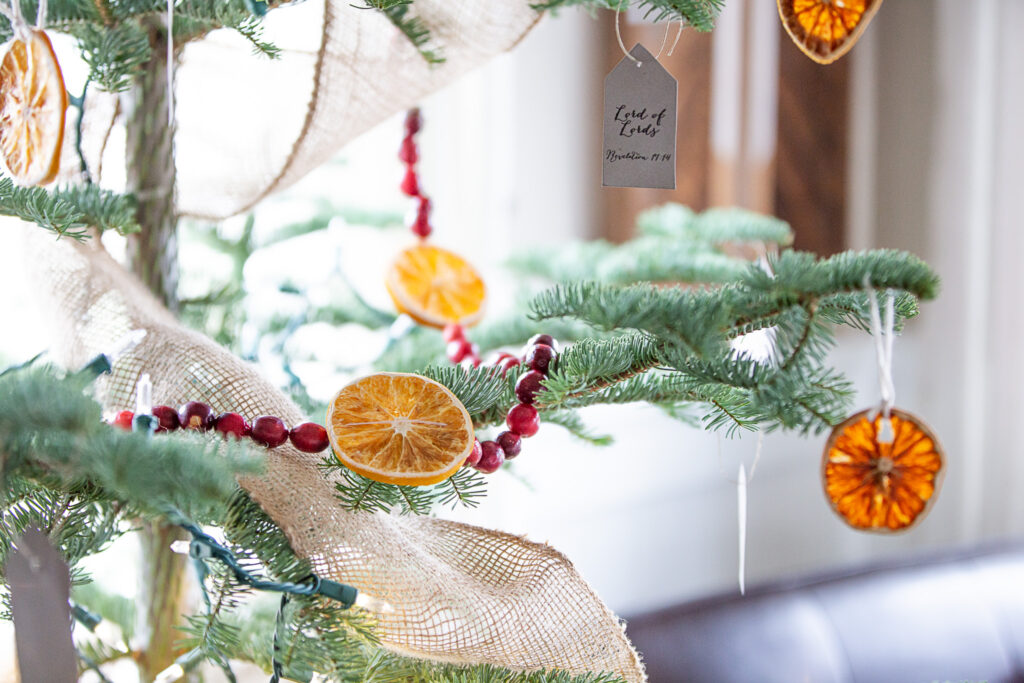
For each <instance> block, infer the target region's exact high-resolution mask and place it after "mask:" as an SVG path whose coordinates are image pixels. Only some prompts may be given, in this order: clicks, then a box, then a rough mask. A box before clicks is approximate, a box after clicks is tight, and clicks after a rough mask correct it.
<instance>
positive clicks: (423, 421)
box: [326, 372, 475, 486]
mask: <svg viewBox="0 0 1024 683" xmlns="http://www.w3.org/2000/svg"><path fill="white" fill-rule="evenodd" d="M326 426H327V436H328V438H329V439H330V441H331V447H332V448H333V449H334V455H335V457H336V458H337V459H338V460H339V461H340V462H341V464H343V465H345V467H348V468H349V469H350V470H353V471H355V472H358V473H359V474H361V475H363V476H364V477H369V478H370V479H373V480H374V481H379V482H384V483H387V484H403V485H406V486H424V485H427V484H436V483H437V482H439V481H443V480H445V479H447V478H448V477H450V476H452V475H453V474H455V472H456V471H457V470H458V469H459V467H461V466H462V463H463V462H465V460H466V457H467V456H469V454H470V451H472V450H473V442H474V439H475V437H474V434H473V421H472V420H471V419H470V417H469V413H468V412H466V408H465V407H464V406H463V405H462V403H461V402H460V401H459V399H458V398H456V396H455V394H453V393H452V392H451V391H449V390H448V389H447V388H446V387H444V386H442V385H441V384H438V383H437V382H435V381H434V380H431V379H427V378H426V377H421V376H420V375H412V374H406V373H397V372H380V373H377V374H374V375H369V376H367V377H363V378H362V379H358V380H356V381H354V382H352V383H351V384H349V385H347V386H345V387H344V388H343V389H342V390H341V391H339V392H338V394H337V395H336V396H335V397H334V399H333V400H332V401H331V403H330V406H328V409H327V422H326Z"/></svg>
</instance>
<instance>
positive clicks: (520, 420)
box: [505, 403, 540, 439]
mask: <svg viewBox="0 0 1024 683" xmlns="http://www.w3.org/2000/svg"><path fill="white" fill-rule="evenodd" d="M505 424H507V425H508V430H509V431H510V432H512V433H513V434H518V435H519V436H521V437H523V438H524V439H525V438H527V437H530V436H533V435H534V434H536V433H537V430H538V429H540V415H539V414H538V413H537V409H536V408H534V407H533V406H531V405H527V404H525V403H520V404H519V405H515V406H512V409H511V410H509V411H508V415H506V416H505Z"/></svg>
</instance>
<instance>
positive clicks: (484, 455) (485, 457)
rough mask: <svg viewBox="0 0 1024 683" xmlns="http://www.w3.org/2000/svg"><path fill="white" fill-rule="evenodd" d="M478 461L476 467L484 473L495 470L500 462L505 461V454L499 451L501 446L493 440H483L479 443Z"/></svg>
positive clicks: (499, 465)
mask: <svg viewBox="0 0 1024 683" xmlns="http://www.w3.org/2000/svg"><path fill="white" fill-rule="evenodd" d="M480 450H481V455H480V462H478V463H477V464H476V468H477V469H478V470H480V471H481V472H483V473H484V474H490V473H492V472H497V471H498V468H499V467H501V463H503V462H505V454H504V453H502V452H501V446H499V445H498V444H496V443H495V442H493V441H484V442H483V443H482V444H480Z"/></svg>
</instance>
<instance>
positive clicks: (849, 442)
mask: <svg viewBox="0 0 1024 683" xmlns="http://www.w3.org/2000/svg"><path fill="white" fill-rule="evenodd" d="M872 412H873V411H867V410H865V411H863V412H860V413H857V414H856V415H853V416H852V417H850V418H849V419H847V420H846V421H845V422H843V423H842V424H840V425H839V426H837V427H836V428H835V429H834V430H832V435H831V436H830V437H829V440H828V445H826V446H825V454H824V457H823V458H822V476H823V478H824V482H825V495H826V496H828V500H829V503H830V504H831V505H832V509H833V510H835V511H836V513H837V514H838V515H839V516H840V517H842V518H843V520H844V521H845V522H846V523H847V524H849V525H850V526H852V527H853V528H855V529H861V530H863V531H877V532H882V533H887V532H892V531H901V530H903V529H906V528H908V527H910V526H911V525H913V524H914V523H915V522H917V521H919V520H921V519H923V518H924V516H925V512H926V511H927V509H928V506H929V504H930V503H931V502H932V500H933V499H934V496H935V492H936V491H937V490H938V488H939V484H940V483H941V475H942V466H943V455H942V449H941V447H940V446H939V442H938V439H936V438H935V435H934V434H932V432H931V430H929V429H928V427H926V426H925V425H924V424H923V423H922V422H921V421H920V420H918V419H917V418H916V417H914V416H913V415H910V414H909V413H905V412H903V411H901V410H893V411H892V418H891V419H892V429H893V434H894V436H895V439H894V440H893V442H892V443H881V442H879V430H880V429H881V427H882V420H884V419H885V418H884V417H882V415H878V416H877V417H874V419H871V417H872V415H871V414H870V413H872Z"/></svg>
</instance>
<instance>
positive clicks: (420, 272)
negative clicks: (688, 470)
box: [385, 244, 487, 327]
mask: <svg viewBox="0 0 1024 683" xmlns="http://www.w3.org/2000/svg"><path fill="white" fill-rule="evenodd" d="M385 284H386V286H387V288H388V292H389V293H390V294H391V298H392V299H394V301H395V307H397V308H398V310H399V311H401V312H402V313H406V314H408V315H409V316H410V317H411V318H413V319H414V320H415V321H416V322H418V323H420V324H422V325H430V326H431V327H444V326H445V325H447V324H449V323H457V324H459V325H467V326H468V325H474V324H476V323H477V322H478V321H479V320H480V318H481V316H483V314H484V299H485V298H486V294H487V292H486V289H485V287H484V281H483V280H482V279H481V278H480V276H479V275H478V274H477V272H476V269H474V268H473V266H471V265H469V263H468V262H467V261H465V260H464V259H463V258H462V257H461V256H459V255H458V254H454V253H452V252H450V251H447V250H445V249H441V248H439V247H434V246H430V245H427V244H418V245H416V246H413V247H409V248H408V249H405V250H403V251H401V252H400V253H399V254H398V257H397V258H396V259H395V261H394V263H392V264H391V269H390V270H389V271H388V275H387V280H386V282H385Z"/></svg>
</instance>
